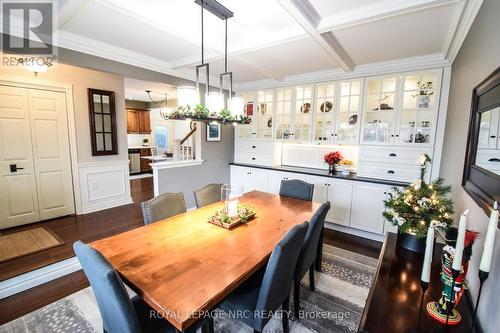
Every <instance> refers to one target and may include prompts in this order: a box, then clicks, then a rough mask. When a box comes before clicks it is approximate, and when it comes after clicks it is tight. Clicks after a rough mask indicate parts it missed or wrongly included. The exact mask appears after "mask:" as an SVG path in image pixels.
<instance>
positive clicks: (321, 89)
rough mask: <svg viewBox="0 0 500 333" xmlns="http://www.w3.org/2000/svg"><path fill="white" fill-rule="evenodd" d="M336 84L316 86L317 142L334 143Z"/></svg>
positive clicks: (315, 121) (315, 119) (315, 134)
mask: <svg viewBox="0 0 500 333" xmlns="http://www.w3.org/2000/svg"><path fill="white" fill-rule="evenodd" d="M335 89H336V85H335V83H328V84H321V85H317V86H316V103H315V112H314V113H315V115H314V137H313V139H314V140H316V141H333V140H334V138H335V136H334V130H335V124H334V122H335V114H336V112H338V111H337V110H336V100H335V95H336V92H335Z"/></svg>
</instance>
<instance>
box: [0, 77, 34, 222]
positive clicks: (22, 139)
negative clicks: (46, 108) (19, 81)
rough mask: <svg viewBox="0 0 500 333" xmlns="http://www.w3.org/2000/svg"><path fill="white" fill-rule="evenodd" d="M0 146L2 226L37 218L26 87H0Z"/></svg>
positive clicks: (0, 212)
mask: <svg viewBox="0 0 500 333" xmlns="http://www.w3.org/2000/svg"><path fill="white" fill-rule="evenodd" d="M0 148H1V149H0V229H3V228H8V227H12V226H16V225H20V224H26V223H31V222H35V221H38V220H39V213H38V198H37V193H36V185H35V176H34V165H33V159H32V155H33V153H32V148H31V138H30V124H29V114H28V92H27V89H24V88H14V87H6V86H0ZM11 164H15V165H16V166H17V167H18V168H22V169H19V170H17V171H15V172H11V171H10V165H11Z"/></svg>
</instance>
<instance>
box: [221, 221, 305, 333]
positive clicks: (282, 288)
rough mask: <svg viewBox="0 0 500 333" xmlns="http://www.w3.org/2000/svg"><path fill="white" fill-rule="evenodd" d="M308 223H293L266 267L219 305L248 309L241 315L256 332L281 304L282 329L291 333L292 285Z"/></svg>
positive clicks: (226, 308) (229, 308) (230, 308)
mask: <svg viewBox="0 0 500 333" xmlns="http://www.w3.org/2000/svg"><path fill="white" fill-rule="evenodd" d="M307 226H308V223H307V222H304V223H302V224H300V225H296V226H294V227H293V228H292V229H291V230H290V231H289V232H288V233H287V234H286V235H285V237H284V238H283V239H282V240H281V241H280V242H279V243H278V244H277V245H276V247H275V248H274V250H273V252H272V254H271V258H270V259H269V261H268V263H267V266H266V268H265V271H263V270H261V271H258V272H257V273H256V274H254V275H253V276H252V277H250V278H249V279H247V280H246V281H245V282H244V283H243V284H242V285H241V286H240V287H238V288H237V289H236V290H235V291H234V292H233V293H231V294H230V295H229V296H228V297H227V298H226V299H225V300H224V301H223V302H222V303H221V304H220V308H221V309H222V310H224V311H238V310H241V311H243V312H241V313H245V314H247V313H248V314H249V315H248V316H247V315H245V316H241V318H238V319H240V320H241V321H243V322H244V323H245V324H247V325H248V326H251V327H252V328H253V329H254V332H262V331H263V329H264V326H265V325H266V324H267V322H268V321H269V320H270V319H271V316H269V313H270V312H271V311H276V310H277V309H279V307H280V306H281V309H282V310H283V315H282V320H283V332H284V333H288V331H289V327H288V324H289V323H288V311H289V304H290V303H289V301H290V288H291V286H292V280H293V274H294V269H295V266H296V264H297V258H298V257H299V253H300V248H301V244H302V242H303V241H304V237H305V235H306V232H307ZM212 326H213V321H212Z"/></svg>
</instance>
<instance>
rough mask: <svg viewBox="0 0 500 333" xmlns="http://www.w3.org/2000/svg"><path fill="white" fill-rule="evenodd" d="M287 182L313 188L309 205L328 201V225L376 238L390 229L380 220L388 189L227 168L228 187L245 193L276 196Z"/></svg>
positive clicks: (352, 182) (342, 181) (282, 173)
mask: <svg viewBox="0 0 500 333" xmlns="http://www.w3.org/2000/svg"><path fill="white" fill-rule="evenodd" d="M257 178H259V179H257ZM290 179H300V180H303V181H306V182H308V183H310V184H314V194H313V201H315V202H325V201H330V203H331V208H330V211H329V212H328V215H327V217H326V220H327V221H328V222H330V223H334V224H336V225H340V226H344V227H350V228H354V229H357V230H362V231H366V232H369V233H372V234H378V235H383V234H384V232H385V231H387V230H388V228H390V225H389V224H388V223H386V221H385V220H384V218H383V216H382V212H383V211H384V203H383V201H384V200H385V199H386V198H387V193H388V192H389V190H390V188H391V186H389V185H383V184H376V183H369V182H361V181H353V180H346V179H336V178H331V177H324V176H317V175H309V174H302V173H297V172H287V171H278V170H269V169H262V168H254V167H246V166H236V165H232V166H231V184H238V185H242V186H243V190H244V192H245V193H246V192H250V191H253V190H259V191H264V192H269V193H273V194H278V193H279V189H280V185H281V181H282V180H290Z"/></svg>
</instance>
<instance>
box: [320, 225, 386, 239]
mask: <svg viewBox="0 0 500 333" xmlns="http://www.w3.org/2000/svg"><path fill="white" fill-rule="evenodd" d="M325 228H327V229H332V230H337V231H340V232H343V233H346V234H351V235H354V236H358V237H362V238H366V239H371V240H374V241H377V242H383V241H384V235H379V234H374V233H371V232H368V231H363V230H359V229H354V228H350V227H345V226H343V225H339V224H336V223H332V222H328V221H325Z"/></svg>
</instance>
